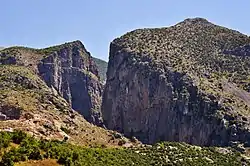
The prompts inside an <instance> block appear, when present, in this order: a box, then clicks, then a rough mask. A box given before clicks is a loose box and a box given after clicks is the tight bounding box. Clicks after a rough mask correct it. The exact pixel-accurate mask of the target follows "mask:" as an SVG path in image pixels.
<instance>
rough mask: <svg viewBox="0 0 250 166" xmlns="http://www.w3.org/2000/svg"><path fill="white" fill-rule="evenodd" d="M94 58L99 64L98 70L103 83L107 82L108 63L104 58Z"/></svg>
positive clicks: (97, 64)
mask: <svg viewBox="0 0 250 166" xmlns="http://www.w3.org/2000/svg"><path fill="white" fill-rule="evenodd" d="M93 60H94V62H95V64H96V66H97V70H98V74H99V75H100V79H101V81H102V82H103V83H105V81H106V72H107V69H108V63H107V62H106V61H104V60H101V59H98V58H94V57H93Z"/></svg>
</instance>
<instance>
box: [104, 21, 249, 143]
mask: <svg viewBox="0 0 250 166" xmlns="http://www.w3.org/2000/svg"><path fill="white" fill-rule="evenodd" d="M249 44H250V38H249V37H248V36H246V35H244V34H241V33H240V32H237V31H234V30H230V29H227V28H224V27H221V26H217V25H214V24H212V23H210V22H209V21H207V20H205V19H202V18H194V19H186V20H184V21H183V22H181V23H178V24H176V25H174V26H171V27H168V28H155V29H138V30H135V31H132V32H129V33H127V34H125V35H123V36H122V37H120V38H117V39H115V40H114V41H113V42H112V43H111V45H110V56H109V63H108V71H107V81H106V87H105V90H104V96H103V104H102V113H103V119H104V123H105V124H106V126H107V127H108V128H109V129H113V130H117V131H119V132H122V133H124V134H125V135H126V136H136V137H137V138H138V139H139V140H141V141H143V142H144V143H155V142H157V141H180V142H187V143H191V144H196V145H208V146H209V145H217V146H228V145H232V144H234V143H243V144H244V145H245V146H249V145H250V142H249V140H250V130H249V127H250V124H249V122H250V119H249V115H250V114H249V113H250V112H249V111H250V102H249V101H250V93H249V92H250V78H249V75H250V68H249V66H250V57H249Z"/></svg>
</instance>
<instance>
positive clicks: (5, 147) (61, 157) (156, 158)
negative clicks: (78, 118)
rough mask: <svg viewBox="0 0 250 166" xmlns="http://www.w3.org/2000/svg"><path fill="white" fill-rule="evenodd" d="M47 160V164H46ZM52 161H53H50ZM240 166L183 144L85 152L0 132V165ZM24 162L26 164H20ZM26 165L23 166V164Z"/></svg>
mask: <svg viewBox="0 0 250 166" xmlns="http://www.w3.org/2000/svg"><path fill="white" fill-rule="evenodd" d="M48 159H49V160H48ZM53 159H54V160H53ZM36 160H39V161H38V163H39V162H40V163H46V162H52V163H56V162H57V164H60V165H67V166H70V165H80V166H85V165H86V166H87V165H91V166H92V165H96V166H102V165H143V166H144V165H145V166H147V165H203V166H204V165H227V166H229V165H242V163H243V162H244V163H245V164H249V163H247V162H248V161H246V160H244V159H243V158H242V157H241V154H240V153H238V152H232V151H230V150H228V152H227V153H225V152H224V153H219V152H218V149H216V148H212V147H211V148H201V147H196V146H191V145H187V144H184V143H168V142H164V143H158V144H156V145H154V146H152V147H151V146H145V147H140V148H103V147H97V148H88V147H81V146H76V145H72V144H68V143H66V142H65V141H55V140H54V141H48V140H38V139H35V138H33V137H31V136H29V135H27V134H26V133H24V132H21V131H14V132H0V165H1V166H13V165H14V164H15V163H16V164H17V163H18V162H19V163H18V164H17V165H19V166H20V165H21V166H23V165H26V164H27V165H32V163H33V164H34V163H36ZM21 161H27V162H21ZM25 163H26V164H25Z"/></svg>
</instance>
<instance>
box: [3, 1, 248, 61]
mask: <svg viewBox="0 0 250 166" xmlns="http://www.w3.org/2000/svg"><path fill="white" fill-rule="evenodd" d="M249 7H250V1H249V0H239V1H236V0H206V1H202V0H2V1H1V9H0V18H1V26H0V46H5V47H7V46H12V45H23V46H28V47H36V48H42V47H46V46H51V45H55V44H61V43H65V42H68V41H73V40H81V41H82V42H83V44H84V45H85V46H86V48H87V49H88V51H90V52H91V54H92V55H93V56H95V57H99V58H101V59H104V60H108V51H109V44H110V42H111V41H112V40H113V39H114V38H116V37H119V36H121V35H123V34H124V33H126V32H128V31H131V30H134V29H137V28H146V27H166V26H170V25H174V24H175V23H177V22H180V21H182V20H184V19H185V18H190V17H203V18H206V19H208V20H209V21H211V22H214V23H216V24H219V25H222V26H226V27H229V28H232V29H236V30H239V31H241V32H242V33H245V34H248V35H250V22H249V17H250V10H249Z"/></svg>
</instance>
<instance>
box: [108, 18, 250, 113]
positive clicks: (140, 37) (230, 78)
mask: <svg viewBox="0 0 250 166" xmlns="http://www.w3.org/2000/svg"><path fill="white" fill-rule="evenodd" d="M249 43H250V38H249V37H248V36H246V35H244V34H241V33H239V32H237V31H234V30H230V29H227V28H224V27H221V26H217V25H214V24H212V23H210V22H208V21H207V20H205V19H201V18H195V19H187V20H185V21H183V22H181V23H179V24H177V25H175V26H171V27H168V28H154V29H138V30H135V31H132V32H129V33H127V34H125V35H124V36H122V37H120V38H117V39H115V40H114V41H113V42H112V45H114V47H119V48H121V49H122V51H126V52H129V53H131V56H129V57H128V61H130V62H131V63H129V64H133V65H136V66H137V68H138V67H140V68H142V69H145V68H147V69H152V70H154V71H159V75H160V74H161V73H162V74H164V73H168V71H172V72H177V73H180V74H181V75H183V76H185V77H188V79H189V80H192V81H193V83H194V84H195V85H196V86H197V87H198V91H199V94H201V96H210V98H214V99H215V100H211V99H209V97H207V98H208V101H209V102H216V100H218V99H220V100H221V101H220V106H221V107H222V108H223V109H225V110H232V108H233V111H234V112H232V111H227V112H230V114H234V113H235V114H240V115H241V116H245V117H246V116H248V115H249V113H250V102H249V99H250V95H249V92H250V77H249V75H250V68H249V66H250V56H249V55H250V54H249V52H247V49H249ZM244 46H245V47H244ZM118 50H119V49H118ZM243 53H245V54H243ZM142 72H143V71H142ZM183 78H184V77H183ZM190 84H192V83H190ZM230 101H233V102H230Z"/></svg>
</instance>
